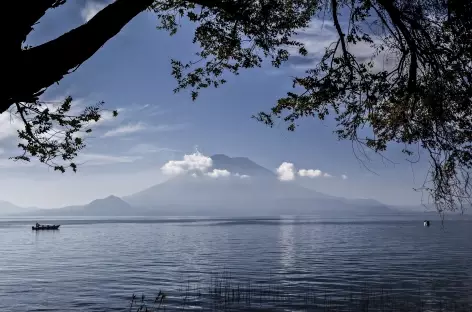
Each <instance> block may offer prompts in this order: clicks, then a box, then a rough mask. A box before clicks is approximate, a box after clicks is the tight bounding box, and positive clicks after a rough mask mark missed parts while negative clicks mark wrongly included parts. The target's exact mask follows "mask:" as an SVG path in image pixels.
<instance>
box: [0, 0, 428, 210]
mask: <svg viewBox="0 0 472 312" xmlns="http://www.w3.org/2000/svg"><path fill="white" fill-rule="evenodd" d="M100 4H101V3H99V2H91V1H77V2H72V1H69V2H68V3H67V4H66V5H64V6H62V7H60V8H58V9H55V10H53V11H51V12H49V13H48V14H47V15H46V16H45V17H44V18H43V19H42V20H41V21H40V23H39V24H38V25H37V27H36V29H35V31H34V32H33V33H32V34H31V36H30V38H28V44H30V45H37V44H39V43H41V42H44V41H46V40H49V39H52V38H54V37H56V36H58V35H60V34H62V33H63V32H65V31H67V30H69V29H71V28H73V27H77V26H78V25H80V24H81V23H83V22H84V19H86V18H87V17H89V16H91V14H92V13H93V11H96V10H98V9H100ZM326 24H327V25H326V26H325V28H323V30H322V29H321V25H322V23H321V22H319V21H316V20H315V21H314V22H313V24H312V27H311V28H310V29H308V30H307V31H306V32H305V42H306V43H307V47H308V49H309V52H312V54H311V56H312V57H314V58H316V56H317V55H319V52H320V51H322V49H323V48H324V47H325V46H326V44H327V43H329V42H330V41H331V40H332V38H333V31H332V28H330V27H329V26H330V25H329V22H326ZM156 25H157V21H156V18H155V16H154V15H153V14H152V13H143V14H141V15H140V16H138V17H137V18H136V19H135V20H133V21H132V22H131V23H130V24H129V25H127V26H126V28H125V29H124V30H123V31H122V32H121V33H120V34H119V35H118V36H116V37H115V38H113V39H112V40H111V41H109V42H108V43H107V44H106V45H105V46H104V47H103V48H102V49H101V50H100V51H99V52H98V53H96V54H95V55H94V56H93V57H92V58H91V59H89V60H88V61H87V62H86V63H84V64H83V65H82V66H81V67H80V68H79V69H78V70H77V71H76V72H75V73H73V74H71V75H69V76H67V77H66V78H65V79H63V80H62V81H61V82H60V84H59V85H58V86H53V87H51V88H50V89H49V90H48V92H47V93H46V95H45V99H47V100H58V99H63V98H64V97H65V96H67V95H71V96H73V98H74V99H75V100H76V102H75V103H76V105H78V106H80V105H85V104H93V103H95V102H98V101H101V100H103V101H105V103H106V104H105V108H106V109H109V110H113V109H119V110H120V114H119V117H118V118H116V119H114V120H113V119H111V118H105V120H103V121H102V122H101V123H100V124H99V125H97V126H96V129H95V131H94V133H93V136H92V137H91V138H89V139H88V141H87V142H88V148H87V149H86V150H85V151H84V152H83V155H81V158H80V160H81V161H85V163H84V164H83V165H82V166H81V167H80V168H79V173H77V174H72V173H66V174H59V173H57V172H52V171H51V170H50V169H49V168H46V167H45V166H38V165H37V164H34V163H33V164H30V165H21V164H16V163H12V162H11V161H9V160H7V159H6V158H8V157H9V156H12V155H13V154H15V151H16V150H15V149H14V145H15V137H14V136H13V135H12V133H13V134H14V132H12V131H11V130H12V128H14V125H11V124H9V123H8V122H5V121H8V118H9V117H8V116H6V114H3V115H2V116H0V119H1V121H3V122H2V123H1V124H0V146H1V148H2V149H1V154H0V157H1V158H0V172H1V174H2V179H1V181H0V199H2V200H8V201H11V202H13V203H16V204H19V205H24V206H33V205H34V206H42V207H58V206H63V205H67V204H80V203H86V202H88V201H91V200H93V199H95V198H97V197H104V196H107V195H109V194H115V195H118V196H120V195H127V194H130V193H132V192H135V191H138V190H141V189H143V188H145V187H147V186H150V185H153V184H155V183H158V182H161V181H163V180H164V179H165V176H163V174H162V172H161V170H160V168H161V167H162V165H163V164H164V163H166V162H167V161H169V160H173V159H181V158H182V157H183V155H184V154H191V153H193V151H194V149H195V146H198V148H199V150H200V151H201V152H202V153H203V154H205V155H212V154H215V153H224V154H227V155H229V156H246V157H249V158H250V159H252V160H253V161H255V162H257V163H259V164H261V165H263V166H265V167H267V168H269V169H271V170H274V171H275V170H276V168H277V167H279V166H280V164H281V163H283V162H290V163H293V164H294V165H295V166H296V168H298V169H319V170H321V171H323V172H327V173H329V174H330V175H332V176H333V177H332V178H330V179H323V178H313V179H310V178H306V179H307V180H306V181H304V183H310V184H311V186H312V187H314V188H317V189H318V190H320V191H323V192H327V193H330V194H334V195H341V196H346V197H370V198H375V199H377V200H380V201H383V202H385V203H390V204H419V203H420V199H421V194H419V193H417V192H414V191H413V190H412V188H413V187H419V186H421V184H422V183H421V182H422V180H423V179H424V176H425V172H426V171H425V169H427V166H426V165H427V164H426V163H425V162H420V163H419V164H415V165H414V166H413V168H412V167H411V166H410V164H409V163H408V162H406V161H404V156H403V155H402V154H401V153H400V150H401V147H399V146H392V148H391V150H390V151H389V153H388V157H389V158H391V159H393V160H394V161H396V162H398V164H396V165H392V164H388V163H383V162H382V161H380V159H379V158H378V157H377V158H376V157H375V156H374V161H372V162H370V163H368V164H367V165H368V166H369V168H370V169H372V170H373V171H374V172H375V173H376V174H373V173H371V172H370V171H369V170H367V169H366V168H364V167H363V166H362V165H361V164H360V163H359V161H358V160H357V158H356V156H355V155H354V153H353V149H352V144H351V142H338V141H337V138H336V136H335V135H334V134H333V132H332V131H333V130H334V127H335V123H334V122H333V121H331V120H326V121H323V122H322V121H319V120H315V119H311V120H304V121H302V122H300V124H301V126H300V128H299V129H298V130H297V131H296V132H295V133H289V132H287V131H286V130H285V125H284V124H280V125H277V126H276V127H275V128H273V129H269V128H267V127H265V126H264V125H262V124H260V123H258V122H256V121H255V120H253V119H251V115H253V114H255V113H257V112H259V111H261V110H267V109H269V108H270V107H271V106H272V105H273V104H274V103H275V102H276V100H277V99H278V98H279V97H282V96H284V94H285V93H286V92H287V91H290V89H291V78H290V76H291V75H294V74H302V73H303V69H304V67H303V66H309V64H310V62H307V61H306V60H305V61H303V62H300V60H298V62H295V60H294V61H293V62H292V63H290V64H286V65H285V66H284V67H283V68H282V69H278V70H276V69H273V68H270V67H264V68H262V69H253V70H248V71H246V72H243V73H242V74H241V75H239V76H232V75H228V76H227V77H226V78H227V80H228V83H227V84H226V85H224V86H222V87H220V88H218V89H208V90H205V91H203V92H202V93H201V95H200V97H199V98H198V100H197V101H196V102H192V101H191V100H190V96H189V94H188V92H185V91H184V92H182V93H181V94H174V93H173V91H172V90H173V89H174V88H175V86H176V81H175V80H174V78H173V77H171V75H170V71H171V67H170V59H171V58H175V59H180V60H183V61H187V60H190V59H192V58H193V55H192V54H193V53H194V52H196V51H197V47H196V46H194V45H193V44H192V43H191V39H192V27H191V26H189V25H183V27H182V29H181V31H180V32H179V33H178V34H177V35H175V36H173V37H170V36H169V35H168V33H166V32H163V31H158V30H156V29H155V26H156ZM359 53H365V51H363V50H362V47H361V48H360V49H359ZM312 61H313V60H312ZM107 116H108V115H106V116H105V117H107ZM412 169H413V171H412ZM342 175H346V176H347V179H342V178H341V176H342ZM415 180H416V181H415ZM25 189H26V190H27V191H26V192H27V196H25Z"/></svg>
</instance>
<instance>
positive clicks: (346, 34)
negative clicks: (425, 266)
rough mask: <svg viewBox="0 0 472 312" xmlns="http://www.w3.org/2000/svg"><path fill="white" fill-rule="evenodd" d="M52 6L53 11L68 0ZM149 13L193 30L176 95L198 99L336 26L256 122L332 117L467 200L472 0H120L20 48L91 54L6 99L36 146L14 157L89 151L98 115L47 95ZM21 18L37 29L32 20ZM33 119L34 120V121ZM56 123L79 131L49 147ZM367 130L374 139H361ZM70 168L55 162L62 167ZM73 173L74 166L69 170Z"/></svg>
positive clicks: (35, 55) (453, 202) (437, 196)
mask: <svg viewBox="0 0 472 312" xmlns="http://www.w3.org/2000/svg"><path fill="white" fill-rule="evenodd" d="M20 2H21V1H20ZM45 2H47V1H45ZM50 2H51V3H50V6H49V7H48V8H52V7H54V6H57V5H62V4H63V3H64V2H65V1H50ZM43 9H44V8H43ZM145 9H149V10H152V11H153V12H154V13H155V14H156V16H157V18H158V21H159V25H158V29H160V30H164V31H168V32H169V33H170V34H175V33H176V32H177V31H178V29H179V27H180V23H181V21H182V20H184V19H186V20H188V21H190V22H192V23H195V26H196V27H195V35H194V39H193V42H194V43H195V44H198V45H199V46H200V48H201V49H200V52H198V53H197V55H196V58H195V60H193V61H191V62H188V63H182V62H181V61H179V60H172V62H171V66H172V75H173V76H174V77H175V79H176V80H177V87H176V88H175V90H174V91H175V92H179V91H181V90H184V89H189V90H190V92H191V96H192V98H193V99H196V98H197V96H198V94H199V92H200V91H201V90H202V89H205V88H208V87H218V86H219V85H221V84H224V83H225V82H226V80H225V78H224V77H225V73H228V72H229V73H233V74H236V75H237V74H238V73H239V72H240V70H241V69H246V68H253V67H260V66H261V65H262V63H263V61H264V60H269V61H270V62H271V64H272V65H273V66H275V67H279V66H280V65H281V64H282V63H283V62H285V61H287V60H288V59H289V57H290V55H291V53H293V51H295V50H296V51H297V54H299V55H301V56H307V53H308V52H309V51H307V49H306V47H305V46H304V44H303V41H302V40H299V39H297V38H298V37H297V31H298V30H300V29H303V28H306V27H308V26H309V23H310V21H311V20H312V19H313V18H323V19H325V22H327V23H328V22H329V23H332V24H333V26H334V27H335V29H336V33H337V39H336V40H334V42H333V43H332V44H331V45H329V46H327V47H326V50H325V53H324V55H323V56H322V57H321V59H320V60H319V62H317V63H316V64H314V65H313V68H311V69H309V70H307V71H306V72H305V73H304V74H303V75H302V76H299V77H295V78H294V80H293V84H294V90H293V91H292V92H290V93H288V94H287V96H286V97H284V98H282V99H280V100H279V101H278V102H277V103H276V105H275V106H274V107H272V109H270V110H269V111H267V112H261V113H259V114H258V115H257V116H254V118H256V119H257V120H259V121H261V122H263V123H265V124H267V125H269V126H273V125H274V122H275V121H276V120H282V121H284V122H286V123H287V129H288V130H290V131H294V130H295V129H296V127H297V121H298V120H299V119H300V118H304V117H310V118H312V117H316V118H319V119H324V118H325V117H326V116H327V115H329V114H333V115H334V117H335V120H336V121H337V123H338V126H337V128H336V129H335V132H336V134H337V135H338V137H339V139H343V140H352V141H353V142H356V143H357V144H360V145H361V146H363V147H365V148H370V149H372V150H374V151H376V152H378V153H382V152H383V151H385V150H386V149H387V148H388V145H389V143H392V142H393V143H399V144H403V145H404V146H405V148H404V150H403V152H404V153H405V154H406V155H408V156H419V155H418V154H419V151H420V150H422V151H426V152H427V154H428V155H429V159H430V162H431V168H430V171H429V173H428V179H427V180H426V182H425V185H424V190H426V191H428V192H429V193H430V194H431V196H432V199H433V200H434V202H435V203H436V206H437V208H438V210H439V211H440V212H442V211H445V210H456V209H458V208H460V207H462V206H463V204H465V203H468V202H469V201H470V191H471V189H470V181H469V173H470V169H471V166H472V145H471V141H472V140H471V139H472V111H471V110H472V105H471V98H472V87H471V83H472V68H471V67H472V20H471V19H470V16H472V3H471V2H470V1H462V0H414V1H411V0H393V1H392V0H319V1H316V0H220V1H212V0H187V1H183V0H159V1H150V0H142V1H134V2H133V1H130V0H116V1H114V3H112V4H110V5H108V6H107V7H106V8H105V9H104V10H102V12H100V13H98V14H97V15H96V16H95V17H94V18H93V19H92V20H91V21H90V22H88V23H86V24H84V25H83V26H81V27H79V28H77V29H75V30H73V31H71V32H70V33H67V34H65V35H64V36H62V37H59V38H58V39H55V40H53V44H49V45H48V44H45V45H44V46H45V47H44V46H43V47H42V48H41V46H40V47H32V48H31V49H28V50H26V49H22V50H21V52H18V53H19V54H18V55H21V53H23V55H26V59H27V60H28V61H29V63H28V64H36V63H37V62H39V61H40V60H41V59H42V58H43V59H44V58H46V56H45V55H46V54H45V51H48V52H54V51H55V50H54V49H56V50H57V51H62V50H60V49H61V48H63V46H61V44H64V45H66V44H67V43H69V44H72V43H73V42H76V41H77V39H78V38H87V39H89V40H88V41H87V40H85V41H82V42H90V44H89V46H88V47H87V44H85V47H82V46H77V47H76V50H74V54H73V55H72V56H70V58H69V59H67V58H68V56H67V55H63V57H64V58H65V60H63V61H60V60H57V65H56V67H55V68H53V69H52V70H51V74H50V75H49V76H48V77H44V78H43V80H38V79H39V78H35V79H36V80H34V81H33V80H32V81H24V80H22V81H21V84H20V82H17V84H19V86H20V87H18V86H17V85H12V90H14V91H15V92H13V91H12V94H6V95H4V96H3V97H2V99H5V100H2V103H0V104H1V105H2V107H9V106H11V105H15V107H16V113H17V114H19V115H20V116H21V118H22V120H23V121H24V123H25V130H22V131H20V132H19V134H20V138H22V139H26V140H27V142H28V144H23V143H20V147H21V148H23V150H24V151H25V154H24V155H22V156H19V157H17V159H24V160H28V159H29V158H28V157H29V156H38V157H39V159H40V161H42V162H45V163H49V162H50V161H52V160H53V159H56V158H61V159H62V160H64V161H66V162H68V161H72V160H73V158H74V157H75V156H76V155H77V152H78V151H79V150H80V149H82V148H83V147H84V143H83V141H82V139H80V138H78V137H76V136H74V135H73V134H74V133H76V132H77V131H79V130H80V129H82V125H83V124H85V123H87V122H89V121H90V120H98V119H99V118H100V111H99V110H98V109H96V108H89V109H88V110H86V111H85V112H84V113H83V114H81V115H79V116H76V117H68V116H66V112H67V109H68V107H70V102H68V101H69V100H70V99H68V100H66V102H64V103H63V105H64V107H63V108H62V110H59V113H56V115H54V114H52V113H51V112H49V111H48V110H40V109H39V108H38V107H39V106H40V102H39V100H38V96H39V95H40V94H41V93H42V92H43V90H44V89H45V88H47V87H48V86H49V85H50V84H52V83H53V82H55V81H58V80H60V79H61V78H62V77H63V75H65V74H67V73H68V72H69V71H70V70H72V69H73V68H74V67H76V66H78V65H80V64H81V63H82V62H83V61H85V60H86V59H88V58H89V57H90V56H91V55H93V53H95V52H96V51H97V50H98V49H99V48H100V47H101V46H102V45H103V44H104V43H105V42H106V41H107V40H108V39H110V38H111V37H113V36H114V35H115V34H116V33H118V32H119V30H120V29H121V27H123V26H124V25H125V24H126V23H127V22H129V20H131V19H132V18H133V17H134V16H135V15H137V14H138V13H139V12H141V11H143V10H145ZM38 12H39V11H38ZM340 12H342V16H343V18H344V20H345V19H347V22H348V25H347V26H345V23H344V20H342V18H341V13H340ZM39 16H42V15H39ZM24 20H25V23H27V22H31V21H33V22H36V20H35V19H34V18H32V19H29V20H28V21H27V19H24ZM341 20H342V21H343V22H341ZM33 24H34V23H31V24H29V25H28V26H29V27H32V25H33ZM23 26H24V25H23ZM24 28H25V27H23V28H18V29H23V30H24ZM23 33H24V31H23ZM26 33H28V32H26ZM74 36H75V37H74ZM81 36H82V37H81ZM13 37H14V36H13ZM59 39H60V40H59ZM68 40H69V41H68ZM73 40H75V41H73ZM12 42H13V41H12ZM359 45H368V46H370V47H371V48H372V57H371V58H368V59H365V58H361V57H359V56H358V55H356V53H355V48H356V46H359ZM39 48H41V49H39ZM48 49H49V50H48ZM25 52H28V54H26V53H25ZM13 55H16V54H13ZM381 55H389V56H390V57H391V58H392V59H394V61H395V62H394V64H393V65H392V66H389V67H388V68H379V66H377V65H378V64H377V62H378V57H379V56H381ZM14 59H15V58H14ZM18 59H21V58H18ZM35 62H36V63H35ZM65 69H66V70H65ZM12 81H13V82H14V83H15V79H12ZM18 81H19V80H18ZM19 90H20V91H19ZM30 112H33V116H34V117H32V118H31V117H30V119H26V118H25V117H26V116H31V113H30ZM53 123H58V124H60V125H61V126H65V127H66V128H68V129H70V130H68V131H69V132H67V131H66V132H65V134H64V136H63V139H62V140H55V141H52V142H51V141H47V142H45V141H44V140H43V139H42V138H44V136H45V133H49V132H50V131H51V129H52V128H53V126H52V124H53ZM365 128H368V129H370V135H368V136H366V135H365V134H361V133H365V131H362V132H361V130H362V129H365ZM22 144H23V145H22ZM61 166H62V165H55V167H56V169H58V170H61V171H63V169H64V167H63V166H62V167H61ZM70 166H71V167H72V169H75V168H76V166H75V165H74V164H73V163H72V162H71V163H70Z"/></svg>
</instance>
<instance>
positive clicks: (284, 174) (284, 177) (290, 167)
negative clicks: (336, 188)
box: [277, 162, 347, 181]
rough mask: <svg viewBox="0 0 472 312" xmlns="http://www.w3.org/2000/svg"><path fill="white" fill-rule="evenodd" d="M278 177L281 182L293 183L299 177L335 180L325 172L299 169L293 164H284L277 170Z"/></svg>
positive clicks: (345, 176)
mask: <svg viewBox="0 0 472 312" xmlns="http://www.w3.org/2000/svg"><path fill="white" fill-rule="evenodd" d="M277 176H278V179H279V180H280V181H293V180H295V179H296V178H297V176H298V177H302V178H311V179H314V178H333V177H334V176H333V175H331V174H330V173H327V172H323V171H321V170H320V169H299V170H298V171H297V169H296V168H295V165H294V164H293V163H291V162H283V163H282V164H281V165H280V166H279V167H278V168H277ZM341 179H343V180H346V179H347V175H345V174H343V175H341Z"/></svg>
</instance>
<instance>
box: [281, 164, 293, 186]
mask: <svg viewBox="0 0 472 312" xmlns="http://www.w3.org/2000/svg"><path fill="white" fill-rule="evenodd" d="M277 175H278V178H279V180H280V181H292V180H295V166H294V165H293V164H292V163H289V162H283V163H282V164H281V165H280V166H279V168H277Z"/></svg>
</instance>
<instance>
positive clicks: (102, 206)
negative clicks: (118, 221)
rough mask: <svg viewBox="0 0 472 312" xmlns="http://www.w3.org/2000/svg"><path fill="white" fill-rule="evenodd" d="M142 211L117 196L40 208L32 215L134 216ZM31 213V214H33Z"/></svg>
mask: <svg viewBox="0 0 472 312" xmlns="http://www.w3.org/2000/svg"><path fill="white" fill-rule="evenodd" d="M139 213H140V211H139V210H138V209H135V208H133V207H132V206H131V205H130V204H128V203H127V202H125V201H124V200H122V199H121V198H119V197H117V196H113V195H112V196H108V197H106V198H102V199H96V200H94V201H92V202H90V203H89V204H87V205H83V206H80V205H76V206H68V207H63V208H57V209H39V210H36V211H34V212H32V213H31V214H32V215H37V216H39V215H41V216H133V215H139ZM31 214H30V215H31Z"/></svg>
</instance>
